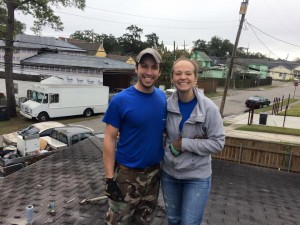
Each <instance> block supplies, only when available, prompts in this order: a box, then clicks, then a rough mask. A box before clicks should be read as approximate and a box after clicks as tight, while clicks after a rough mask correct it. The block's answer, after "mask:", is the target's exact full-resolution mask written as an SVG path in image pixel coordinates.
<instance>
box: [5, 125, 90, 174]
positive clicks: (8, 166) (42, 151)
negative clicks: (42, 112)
mask: <svg viewBox="0 0 300 225" xmlns="http://www.w3.org/2000/svg"><path fill="white" fill-rule="evenodd" d="M91 136H94V132H93V130H92V129H91V128H88V127H84V126H78V125H66V126H62V127H55V128H52V130H51V133H50V136H43V137H39V136H38V134H30V135H29V136H24V137H21V136H20V135H19V136H17V138H16V139H17V147H15V146H5V147H4V146H0V176H1V175H4V176H6V175H8V174H11V173H13V172H15V171H18V170H20V169H22V168H24V167H26V166H28V165H31V164H33V163H35V162H37V161H39V160H41V159H43V158H45V157H47V156H49V155H51V154H54V153H55V152H57V151H59V150H62V149H64V148H66V147H69V146H71V145H74V144H76V143H78V142H80V141H82V140H84V139H86V138H88V137H91ZM37 146H38V147H39V148H36V147H37Z"/></svg>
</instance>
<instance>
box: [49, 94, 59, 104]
mask: <svg viewBox="0 0 300 225" xmlns="http://www.w3.org/2000/svg"><path fill="white" fill-rule="evenodd" d="M58 102H59V94H50V103H58Z"/></svg>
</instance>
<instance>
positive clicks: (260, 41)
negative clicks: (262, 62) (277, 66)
mask: <svg viewBox="0 0 300 225" xmlns="http://www.w3.org/2000/svg"><path fill="white" fill-rule="evenodd" d="M250 28H251V30H252V31H253V33H254V35H255V37H256V38H257V40H258V41H259V42H260V43H261V44H262V45H263V46H264V47H265V48H266V49H268V51H269V52H270V53H271V54H273V55H274V56H276V57H277V58H278V59H279V60H280V61H281V62H282V63H284V64H285V65H286V66H287V67H288V68H290V69H293V68H292V67H291V66H290V65H289V64H287V63H286V62H285V61H284V60H282V59H281V58H280V57H279V56H277V55H276V54H275V53H274V52H272V51H271V50H270V49H269V48H268V47H267V46H266V45H265V43H264V42H263V41H262V40H261V39H260V38H259V37H258V36H257V34H256V32H255V31H254V29H253V27H252V26H250Z"/></svg>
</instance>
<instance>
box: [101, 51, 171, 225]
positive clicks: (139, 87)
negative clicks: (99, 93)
mask: <svg viewBox="0 0 300 225" xmlns="http://www.w3.org/2000/svg"><path fill="white" fill-rule="evenodd" d="M161 61H162V58H161V56H160V54H159V53H158V52H157V51H156V50H155V49H152V48H146V49H144V50H143V51H141V52H140V54H139V55H138V56H137V58H136V67H135V72H136V74H137V76H138V82H137V84H136V85H134V86H131V87H129V88H127V89H125V90H123V91H122V92H120V93H118V94H117V95H115V96H114V97H113V98H112V99H111V101H110V104H109V106H108V109H107V111H106V113H105V116H104V118H103V122H105V123H106V128H105V137H104V151H103V160H104V168H105V175H106V189H105V191H106V195H107V196H108V197H109V210H108V213H107V217H106V224H121V225H122V224H149V223H150V215H151V213H152V212H153V210H154V208H155V206H156V204H157V198H158V193H159V177H160V162H161V160H162V157H163V131H164V128H165V123H166V96H165V94H164V93H163V92H162V91H161V90H159V89H157V88H155V87H154V82H155V81H156V80H157V79H158V78H159V76H160V73H161ZM118 135H119V140H118V141H117V136H118ZM116 143H117V144H116Z"/></svg>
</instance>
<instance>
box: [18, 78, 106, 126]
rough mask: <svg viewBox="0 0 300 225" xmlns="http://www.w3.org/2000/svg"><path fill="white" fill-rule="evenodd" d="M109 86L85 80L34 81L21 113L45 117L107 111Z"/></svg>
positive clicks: (31, 117)
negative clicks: (89, 82) (44, 82)
mask: <svg viewBox="0 0 300 225" xmlns="http://www.w3.org/2000/svg"><path fill="white" fill-rule="evenodd" d="M108 96H109V87H106V86H100V85H85V84H41V83H40V84H35V85H33V88H32V89H31V90H28V91H27V99H28V101H26V102H24V103H22V104H21V111H20V113H21V115H23V116H24V117H26V118H29V119H33V118H36V119H37V120H39V121H46V120H48V119H49V118H56V117H63V116H75V115H84V116H91V115H93V114H94V113H104V112H105V111H106V109H107V107H108Z"/></svg>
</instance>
